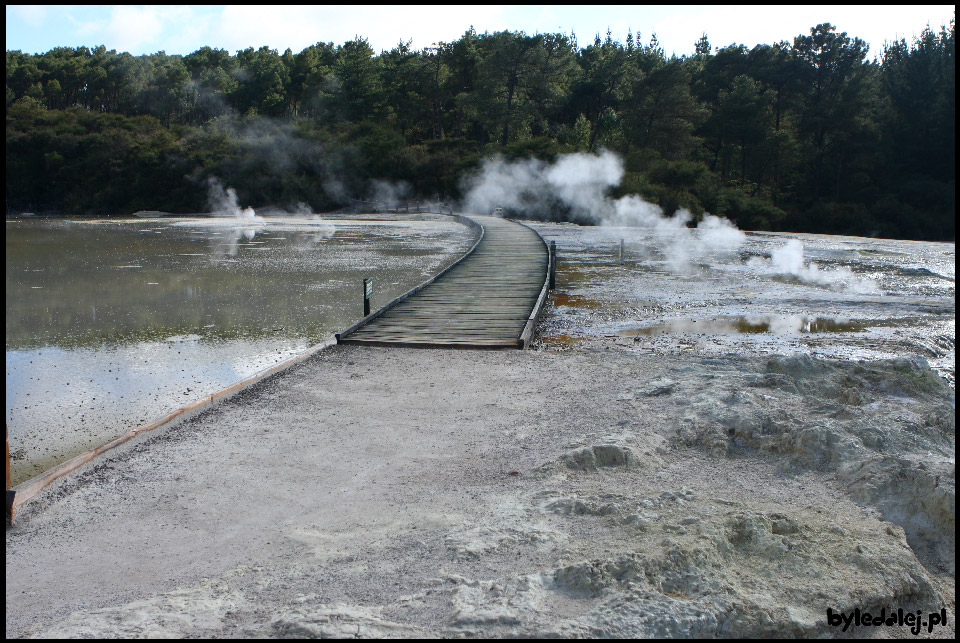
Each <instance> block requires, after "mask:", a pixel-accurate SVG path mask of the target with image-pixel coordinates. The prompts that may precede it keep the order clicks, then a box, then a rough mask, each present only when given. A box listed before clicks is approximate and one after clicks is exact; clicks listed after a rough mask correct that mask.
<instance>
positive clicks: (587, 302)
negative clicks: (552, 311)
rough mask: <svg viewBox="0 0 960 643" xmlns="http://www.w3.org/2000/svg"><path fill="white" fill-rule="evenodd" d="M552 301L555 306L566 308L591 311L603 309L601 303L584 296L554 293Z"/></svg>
mask: <svg viewBox="0 0 960 643" xmlns="http://www.w3.org/2000/svg"><path fill="white" fill-rule="evenodd" d="M552 301H553V305H554V306H566V307H568V308H588V309H590V310H597V309H600V308H602V307H603V304H602V303H601V302H599V301H596V300H594V299H588V298H587V297H584V296H583V295H570V294H567V293H562V292H556V293H553V299H552Z"/></svg>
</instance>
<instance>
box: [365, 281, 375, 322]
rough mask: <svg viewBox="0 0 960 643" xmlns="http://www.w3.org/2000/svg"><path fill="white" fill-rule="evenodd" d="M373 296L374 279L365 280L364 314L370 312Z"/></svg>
mask: <svg viewBox="0 0 960 643" xmlns="http://www.w3.org/2000/svg"><path fill="white" fill-rule="evenodd" d="M372 296H373V279H372V278H368V279H364V280H363V316H364V317H366V316H367V315H369V314H370V297H372Z"/></svg>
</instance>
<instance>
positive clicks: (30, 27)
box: [6, 5, 955, 59]
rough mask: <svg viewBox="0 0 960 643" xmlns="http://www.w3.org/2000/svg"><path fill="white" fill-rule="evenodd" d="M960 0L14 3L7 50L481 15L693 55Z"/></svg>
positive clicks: (201, 40)
mask: <svg viewBox="0 0 960 643" xmlns="http://www.w3.org/2000/svg"><path fill="white" fill-rule="evenodd" d="M954 11H955V5H893V6H891V5H869V6H867V5H786V6H784V5H766V6H763V5H760V6H758V5H654V6H640V5H446V6H443V5H326V6H303V5H292V6H285V5H6V14H7V15H6V22H7V51H11V50H20V51H23V52H26V53H42V52H45V51H49V50H50V49H52V48H54V47H78V46H86V47H95V46H98V45H106V48H107V49H108V50H109V49H116V50H117V51H127V52H130V53H131V54H134V55H141V54H151V53H156V52H158V51H165V52H166V53H167V54H188V53H191V52H194V51H196V50H197V49H199V48H201V47H203V46H210V47H214V48H220V49H226V50H228V51H230V52H231V53H235V52H236V51H237V50H239V49H245V48H247V47H254V48H259V47H261V46H264V45H266V46H268V47H270V48H273V49H276V50H278V51H279V52H280V53H283V51H284V50H285V49H287V48H288V47H289V48H290V49H292V50H293V52H294V53H297V52H299V51H301V50H303V49H304V48H306V47H308V46H310V45H312V44H315V43H317V42H332V43H334V44H335V45H339V44H343V43H344V42H346V41H348V40H352V39H354V38H355V37H356V36H363V37H365V38H367V40H368V41H369V42H370V45H371V46H372V47H373V49H374V51H376V52H380V51H382V50H389V49H392V48H393V47H395V46H396V45H397V44H398V43H399V42H401V41H407V40H412V47H413V48H414V49H421V48H423V47H429V46H430V45H432V44H433V43H436V42H449V41H453V40H456V39H458V38H459V37H460V36H462V35H463V34H464V32H466V31H467V29H469V28H470V27H471V25H472V26H473V27H474V28H475V29H476V30H477V32H478V33H483V32H485V31H489V32H494V31H501V30H505V29H506V30H510V31H524V32H526V33H527V34H534V33H550V32H562V33H565V34H570V33H571V31H572V32H574V33H575V34H576V36H577V40H578V42H579V44H580V46H584V45H587V44H590V43H591V42H592V41H593V38H594V37H595V36H596V35H597V34H600V35H601V37H603V36H605V34H606V32H607V30H608V29H609V30H610V31H611V33H612V35H613V37H614V39H616V40H619V41H620V42H624V41H625V39H626V35H627V32H628V30H630V31H632V32H633V34H634V36H635V37H636V36H637V34H639V41H640V42H642V43H645V44H646V43H648V42H649V40H650V36H651V34H654V33H655V34H656V35H657V39H658V40H659V41H660V45H661V46H662V47H663V49H664V51H665V53H666V54H667V56H670V55H671V54H676V55H677V56H682V55H690V54H692V53H693V46H694V43H695V42H696V41H697V40H698V39H699V38H700V36H701V35H702V34H703V33H706V34H707V37H708V38H709V40H710V43H711V44H712V45H713V46H714V47H717V46H720V47H723V46H726V45H730V44H744V45H747V46H748V47H753V46H754V45H756V44H759V43H764V44H773V43H775V42H779V41H781V40H787V41H789V42H792V41H793V38H794V37H795V36H798V35H800V34H808V33H809V32H810V28H811V27H813V26H815V25H817V24H819V23H823V22H829V23H831V24H833V25H834V26H836V27H837V31H838V32H843V31H845V32H847V34H848V35H849V36H851V37H858V38H861V39H863V40H865V41H867V43H869V44H870V46H871V49H870V54H869V58H870V59H872V58H874V57H875V56H877V55H879V54H880V53H881V52H882V48H883V44H884V43H885V42H893V41H894V40H898V39H900V38H906V39H907V42H912V40H913V38H914V37H915V36H918V35H919V34H920V33H921V32H922V31H923V29H924V27H926V26H927V25H928V24H929V25H930V26H931V27H932V28H933V29H934V31H939V29H940V26H941V25H948V24H949V22H950V20H951V19H952V18H953V16H954Z"/></svg>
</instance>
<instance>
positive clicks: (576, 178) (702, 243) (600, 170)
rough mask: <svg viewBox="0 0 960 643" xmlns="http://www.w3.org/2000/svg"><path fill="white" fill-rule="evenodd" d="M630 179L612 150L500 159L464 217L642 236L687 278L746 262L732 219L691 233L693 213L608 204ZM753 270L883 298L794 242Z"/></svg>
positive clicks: (474, 191) (472, 185)
mask: <svg viewBox="0 0 960 643" xmlns="http://www.w3.org/2000/svg"><path fill="white" fill-rule="evenodd" d="M623 174H624V169H623V162H622V161H621V159H620V157H618V156H617V155H616V154H614V153H612V152H610V151H607V150H603V151H601V152H600V153H599V154H584V153H576V154H566V155H562V156H560V157H559V158H558V159H557V160H556V161H555V162H554V163H552V164H551V163H547V162H545V161H540V160H537V159H525V160H524V159H521V160H516V161H509V160H505V159H504V158H502V157H494V158H491V159H486V160H485V161H484V162H483V165H482V166H481V167H480V169H479V171H478V172H476V173H475V174H474V175H473V176H471V177H469V178H468V179H467V180H466V181H465V183H464V185H463V188H464V193H465V194H466V197H465V198H464V203H463V209H464V210H465V211H466V212H473V213H480V214H488V213H490V212H492V211H493V209H494V208H495V207H502V208H506V209H507V210H508V211H509V210H512V211H514V212H518V213H520V214H522V215H523V216H525V217H529V218H533V219H540V220H547V221H558V220H566V221H572V222H574V223H583V224H593V225H599V226H610V227H629V228H639V229H641V230H642V231H643V236H644V238H645V241H646V242H647V243H651V244H652V245H654V246H656V247H657V249H659V250H660V251H662V252H663V253H664V255H665V257H666V263H667V265H668V266H669V267H670V269H671V270H674V271H676V272H687V271H689V270H690V269H691V268H692V267H693V265H694V264H703V263H709V264H711V265H716V264H718V263H725V264H728V265H729V264H730V263H732V262H740V259H739V257H738V256H737V255H736V251H737V250H738V249H739V248H740V246H741V245H742V244H743V242H744V241H745V240H746V235H745V234H744V233H743V232H741V231H740V230H739V229H737V227H736V226H735V225H734V224H733V223H732V222H731V221H730V220H729V219H726V218H723V217H718V216H714V215H712V214H709V213H704V215H703V217H702V219H701V220H700V222H699V223H698V224H697V227H696V228H690V227H688V226H687V224H688V223H689V222H691V221H693V220H694V216H693V214H692V213H691V212H689V211H688V210H685V209H680V210H678V211H677V212H676V214H674V215H673V216H672V217H668V216H666V215H665V214H664V212H663V209H662V208H660V206H658V205H656V204H654V203H649V202H647V201H644V200H643V199H642V198H641V197H640V196H637V195H633V194H631V195H627V196H624V197H621V198H619V199H613V198H611V197H609V196H608V195H607V192H608V191H609V190H610V188H613V187H615V186H617V185H619V184H620V181H621V179H622V178H623ZM633 236H635V235H633ZM746 265H747V267H748V268H751V269H753V270H755V271H758V272H760V273H762V274H769V275H771V276H772V275H777V274H785V275H792V276H793V277H795V278H797V279H799V280H801V281H804V282H806V283H811V284H814V285H819V286H826V287H830V288H854V289H856V290H858V291H860V292H875V291H876V284H875V282H873V281H872V280H870V279H865V278H859V277H856V276H854V275H853V273H852V271H850V270H849V269H847V268H842V267H841V268H838V269H836V270H822V269H820V268H819V267H818V266H817V265H816V264H814V263H809V264H804V263H803V246H802V244H801V243H800V242H799V241H795V240H792V241H791V242H790V243H788V244H787V245H786V246H784V247H782V248H778V249H775V250H774V251H773V253H772V256H771V259H770V260H762V259H756V258H754V259H751V260H750V261H749V262H747V264H746Z"/></svg>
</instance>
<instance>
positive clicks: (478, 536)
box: [6, 346, 955, 638]
mask: <svg viewBox="0 0 960 643" xmlns="http://www.w3.org/2000/svg"><path fill="white" fill-rule="evenodd" d="M858 369H859V370H858ZM878 378H882V379H883V381H884V382H885V386H886V387H887V388H886V389H884V390H885V391H886V392H880V391H879V389H878V388H876V387H875V386H874V383H875V382H877V381H879V379H878ZM931 378H932V379H931ZM938 382H940V380H939V378H937V377H936V375H933V374H931V373H930V371H929V370H928V369H926V370H925V367H924V365H917V364H912V365H911V364H908V363H904V362H897V363H894V362H890V363H882V364H877V365H876V366H875V367H871V368H869V369H865V368H864V367H863V366H862V365H860V366H858V365H851V364H842V363H835V364H832V363H827V362H821V361H818V360H812V359H810V358H806V359H801V358H789V359H788V358H784V359H772V360H771V359H766V358H740V357H734V356H729V357H727V358H724V359H716V358H713V359H703V358H697V357H693V356H691V357H683V356H671V357H670V358H669V359H665V358H663V357H658V356H656V355H652V354H641V353H624V352H616V351H608V350H585V351H564V352H549V351H522V352H521V351H469V350H468V351H458V350H431V349H387V348H373V347H354V346H338V347H333V348H331V349H329V350H326V351H324V352H322V353H320V354H319V355H318V356H316V357H315V358H312V359H311V360H309V361H307V362H305V363H303V364H301V365H299V366H297V367H294V368H292V369H291V370H289V371H287V372H284V373H281V374H279V375H276V376H274V377H272V378H270V379H268V380H265V381H264V382H261V383H260V384H258V385H256V386H255V387H253V388H252V389H249V390H247V391H245V392H244V393H242V394H241V395H239V396H237V397H235V398H233V399H231V400H228V401H226V402H224V403H223V404H221V405H220V406H218V407H216V408H214V409H212V410H210V411H208V412H206V413H204V414H202V415H200V416H198V417H196V418H194V419H192V420H189V421H187V422H185V423H183V424H181V425H179V426H175V427H172V428H169V429H163V430H161V432H159V433H157V434H156V435H153V436H149V437H147V438H146V439H143V440H141V441H140V442H138V443H136V444H132V445H129V446H127V447H125V448H123V449H121V450H118V451H117V452H114V453H113V454H111V455H108V456H107V457H105V458H103V459H101V460H99V461H98V462H97V463H96V464H95V465H94V466H90V467H88V468H87V469H86V470H84V471H83V472H81V473H80V474H78V475H74V476H70V477H68V478H67V479H66V480H65V481H64V482H62V483H61V484H59V485H58V486H56V487H55V488H53V489H52V490H50V491H48V492H47V493H45V494H44V495H43V496H42V497H41V498H39V499H38V500H37V501H35V502H33V503H31V504H30V505H28V507H27V508H26V509H25V510H24V512H23V513H22V514H21V515H20V516H18V520H17V521H16V524H15V526H14V527H12V528H10V527H8V529H7V540H6V555H7V558H6V561H7V562H6V581H7V585H6V587H7V602H6V635H7V637H26V636H32V637H42V638H56V637H82V636H86V637H89V636H94V637H118V636H119V637H148V636H150V637H219V638H232V637H247V638H262V637H274V636H277V637H282V636H296V637H313V636H316V637H319V636H363V637H381V636H390V637H397V636H400V637H415V636H444V637H447V636H449V637H455V636H456V637H459V636H515V635H521V636H532V635H558V636H601V635H612V636H678V637H691V636H747V637H753V636H768V635H773V636H778V635H779V636H816V635H826V636H835V635H839V634H840V632H839V628H835V627H830V626H828V625H827V624H826V623H825V620H826V609H827V608H828V607H830V608H832V609H833V610H834V611H849V612H852V611H853V609H855V608H857V607H859V608H861V609H862V610H878V609H879V608H881V607H886V609H887V611H888V612H889V611H890V610H891V608H892V609H893V610H896V609H897V608H898V607H902V608H904V609H905V610H921V611H922V612H923V613H924V614H927V613H932V612H937V611H938V610H940V609H946V610H947V612H948V614H949V620H950V627H947V628H942V627H941V628H935V629H934V630H933V632H932V635H933V636H948V637H951V638H952V636H953V627H952V623H953V608H954V593H953V592H954V590H953V573H954V571H953V547H954V545H953V540H952V538H953V536H952V533H953V522H952V521H953V516H954V513H953V512H954V511H955V510H954V509H953V503H954V500H953V498H954V495H953V493H954V492H953V488H954V487H953V484H954V483H953V465H952V464H947V465H942V466H941V465H939V464H937V463H935V462H932V461H930V460H929V458H928V459H927V460H924V461H923V462H918V461H916V460H915V459H910V458H909V457H900V458H899V459H893V460H891V459H889V458H886V457H884V456H882V455H881V454H880V449H879V448H873V447H871V446H870V445H869V444H868V441H867V440H865V438H864V435H865V434H864V433H862V432H863V431H866V430H867V429H865V428H863V427H868V426H877V425H878V426H888V427H892V425H893V424H894V423H895V422H896V421H897V420H896V419H895V418H902V417H903V414H904V412H905V411H904V409H907V408H908V407H909V412H910V413H913V414H915V415H916V416H917V417H919V418H922V420H918V421H917V422H915V423H914V424H916V425H917V426H921V427H925V429H924V430H925V431H926V432H925V433H924V432H918V433H915V434H914V435H913V436H912V437H910V438H909V439H908V442H910V440H912V442H910V443H909V444H908V445H907V446H906V447H905V448H904V451H903V452H904V453H905V454H907V455H910V454H911V453H913V451H916V452H918V453H919V452H921V451H923V450H927V453H928V454H929V449H930V444H931V443H933V442H936V441H938V440H939V441H940V442H939V443H938V444H941V447H942V448H944V449H947V448H949V449H952V446H951V445H952V443H953V436H952V432H951V433H950V435H946V433H947V431H948V430H951V431H952V429H951V427H952V422H953V417H952V411H951V410H950V404H951V403H952V393H951V391H950V390H949V388H948V387H946V386H945V385H943V386H941V385H940V384H938ZM814 383H816V385H814ZM838 383H843V384H842V385H840V384H838ZM844 386H845V387H846V388H844ZM847 389H849V391H848V390H847ZM894 389H895V390H894ZM858 392H859V393H858ZM855 393H857V394H859V395H860V396H861V397H860V398H859V399H855V397H852V396H854V394H855ZM871 395H875V396H884V397H883V398H882V399H883V402H884V403H883V404H873V405H872V406H871V404H872V402H871V401H872V400H874V399H875V398H874V397H870V396H871ZM894 399H897V400H909V403H908V402H903V404H902V405H900V406H897V403H895V402H894V401H893V400H894ZM731 410H735V411H736V412H735V413H732V412H731ZM844 413H848V414H849V417H848V416H845V415H844ZM937 413H940V414H947V415H949V417H947V418H944V417H940V416H938V415H937ZM938 418H939V419H938ZM828 420H829V421H828ZM765 422H766V424H765ZM937 422H940V424H937ZM948 425H950V426H948ZM911 426H913V425H911ZM817 427H819V429H817ZM893 428H895V427H893ZM893 428H891V430H893ZM817 430H819V431H820V433H817ZM858 431H859V433H858ZM857 441H859V443H858V444H859V446H858V445H857V444H855V443H857ZM848 443H849V444H848ZM851 445H852V446H851ZM864 445H866V446H864ZM848 447H849V448H848ZM854 447H856V448H854ZM831 453H834V454H835V455H833V456H831V455H830V454H831ZM865 454H866V455H865ZM857 467H859V468H857ZM865 467H866V468H867V469H869V470H870V471H871V473H870V475H869V484H866V483H865V482H864V479H865V477H864V475H863V471H864V470H865V469H864V468H865ZM871 467H872V469H871ZM938 467H939V468H938ZM906 471H909V472H912V473H910V475H913V476H914V478H910V475H905V473H904V472H906ZM858 472H859V473H858ZM927 474H929V475H927ZM934 475H936V476H937V487H936V489H939V490H940V491H937V490H936V489H934V490H930V489H927V488H926V487H925V486H924V485H926V484H927V482H928V478H929V480H932V479H933V476H934ZM884 476H887V477H884ZM941 476H942V477H941ZM908 479H910V480H912V479H915V482H913V483H910V484H907V483H906V482H903V481H904V480H908ZM884 480H887V481H890V484H889V485H887V486H883V481H884ZM893 481H899V482H893ZM944 489H946V491H944ZM891 490H892V491H891ZM938 493H939V494H940V495H939V496H938V495H937V494H938ZM892 497H894V498H895V500H896V501H895V502H893V504H891V502H890V498H892ZM935 497H940V498H941V499H942V502H940V501H937V502H934V501H933V500H930V499H931V498H935ZM925 499H926V500H925ZM924 503H926V504H924ZM938 503H939V504H938ZM945 530H949V536H948V535H947V534H946V531H945ZM907 630H908V628H906V627H881V628H860V629H859V630H858V631H857V635H859V636H883V637H888V636H910V634H909V633H908V631H907Z"/></svg>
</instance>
